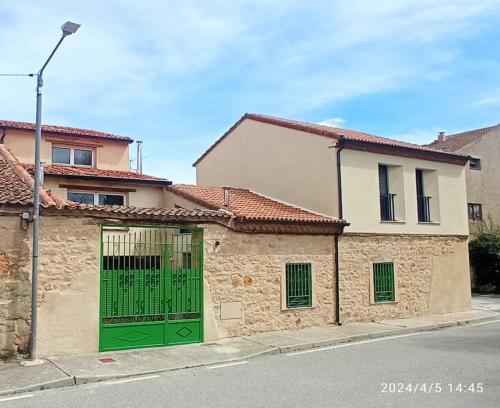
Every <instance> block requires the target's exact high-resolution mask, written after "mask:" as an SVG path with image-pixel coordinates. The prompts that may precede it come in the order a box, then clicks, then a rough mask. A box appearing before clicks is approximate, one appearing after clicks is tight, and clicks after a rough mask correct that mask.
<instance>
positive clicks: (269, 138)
mask: <svg viewBox="0 0 500 408" xmlns="http://www.w3.org/2000/svg"><path fill="white" fill-rule="evenodd" d="M334 144H335V140H334V139H332V138H329V137H324V136H318V135H312V134H310V133H306V132H301V131H297V130H293V129H288V128H284V127H280V126H275V125H271V124H267V123H261V122H256V121H254V120H251V119H246V120H244V121H243V122H242V123H241V124H240V125H239V126H238V127H237V128H236V129H234V130H233V132H232V133H231V134H230V135H229V136H228V137H226V138H225V139H224V140H223V141H222V142H220V143H219V144H218V145H217V147H216V148H215V149H214V150H212V151H211V152H210V153H208V155H207V156H206V157H205V158H204V159H203V160H202V161H201V162H200V163H198V165H197V166H196V183H197V184H198V185H200V186H230V187H243V188H249V189H251V190H253V191H256V192H258V193H261V194H264V195H267V196H269V197H272V198H275V199H278V200H281V201H285V202H288V203H292V204H295V205H297V206H299V207H303V208H307V209H309V210H311V211H316V212H319V213H322V214H329V215H334V216H335V215H337V214H338V204H337V182H336V180H337V167H336V156H335V149H333V148H331V146H333V145H334Z"/></svg>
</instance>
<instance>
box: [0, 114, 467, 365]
mask: <svg viewBox="0 0 500 408" xmlns="http://www.w3.org/2000/svg"><path fill="white" fill-rule="evenodd" d="M14 126H16V128H15V129H13V127H14ZM29 126H31V125H30V124H19V123H18V122H8V123H6V122H3V125H2V126H0V128H2V129H3V133H2V137H1V139H0V186H1V187H2V188H1V189H0V231H1V233H2V239H0V327H1V328H2V330H1V331H0V349H1V351H0V355H1V356H2V357H4V358H13V357H14V358H15V357H16V356H24V355H26V354H27V353H28V352H29V349H30V344H29V341H30V340H29V339H30V326H29V323H30V309H29V302H30V254H31V239H32V235H31V233H32V231H31V228H32V227H31V225H32V224H31V221H30V212H31V210H32V202H33V200H32V189H33V178H32V175H31V174H30V172H32V167H33V166H32V163H31V162H30V155H31V154H32V153H33V152H32V151H31V150H29V149H30V146H29V144H30V143H29V142H28V141H27V140H28V138H29V137H32V130H33V129H31V128H30V127H29ZM23 132H24V133H23ZM30 132H31V133H30ZM340 132H342V134H340ZM75 133H76V134H75ZM29 135H31V136H29ZM16 140H17V141H19V144H18V143H16ZM129 142H130V139H128V138H123V137H121V136H120V137H117V136H115V135H108V134H103V133H101V132H95V131H88V130H82V129H73V128H60V127H45V128H44V133H43V143H44V147H43V151H44V152H45V153H44V155H43V156H42V159H43V161H44V162H45V163H44V167H45V178H44V183H43V184H44V186H43V187H44V188H43V189H42V190H41V200H42V201H41V202H42V217H41V235H40V264H39V268H40V277H39V282H38V283H39V285H38V287H39V298H38V312H39V335H38V343H37V346H38V350H39V355H40V356H42V357H43V356H51V355H61V354H78V353H90V352H97V351H106V350H120V349H127V348H138V347H152V346H161V345H173V344H183V343H192V342H200V341H209V340H214V339H219V338H222V337H226V336H238V335H247V334H252V333H258V332H263V331H269V330H280V329H285V330H293V329H298V328H302V327H308V326H320V325H327V324H341V323H346V322H349V321H370V320H377V319H387V318H402V317H408V316H418V315H425V314H437V313H447V312H454V311H462V310H467V309H468V308H470V283H469V275H468V267H467V265H468V259H467V257H468V255H467V236H468V231H467V218H466V212H465V210H464V205H463V204H464V203H465V182H464V164H465V162H466V158H464V157H463V156H460V155H456V154H449V153H443V152H439V151H435V150H432V149H428V148H422V147H416V146H415V145H409V144H405V143H402V142H396V141H390V140H387V139H383V138H377V137H375V136H370V135H366V134H362V133H359V132H354V131H348V130H339V129H333V130H332V129H331V128H327V127H321V126H317V125H311V124H304V123H301V122H294V121H286V120H278V119H276V118H269V117H262V116H253V117H251V116H250V115H246V116H245V117H243V118H242V120H241V121H239V122H238V123H237V124H236V125H235V126H234V127H233V128H232V129H231V130H230V131H229V132H228V133H227V134H226V135H224V137H223V138H222V139H221V140H220V141H219V142H218V143H216V144H215V145H214V146H213V147H212V148H211V149H210V150H209V151H208V152H207V153H206V154H205V155H204V156H203V157H202V158H201V159H200V160H199V161H198V162H197V163H196V168H197V181H198V185H197V186H189V185H171V183H170V182H168V181H167V180H165V179H160V178H156V177H152V176H146V175H142V174H138V173H135V172H130V171H128V169H127V168H126V167H125V165H126V163H127V162H128V157H127V160H125V159H124V156H128V146H129ZM77 150H78V152H77ZM85 150H86V151H90V153H88V152H87V153H82V151H85ZM17 156H20V158H19V157H17ZM64 161H69V163H61V162H64ZM72 194H81V195H80V196H78V195H72ZM84 194H93V196H92V199H91V200H87V199H88V198H89V197H88V195H87V196H85V195H84ZM101 195H105V196H108V197H107V198H106V200H107V199H109V200H111V202H106V200H104V201H103V202H101ZM116 196H120V197H122V198H121V199H120V200H118V201H113V200H115V199H116ZM78 197H80V198H82V200H81V202H77V201H78V200H74V199H73V198H78ZM422 197H426V198H425V199H423V198H422ZM86 200H87V201H86ZM108 204H114V205H108ZM23 213H24V216H25V217H24V218H22V217H21V215H23Z"/></svg>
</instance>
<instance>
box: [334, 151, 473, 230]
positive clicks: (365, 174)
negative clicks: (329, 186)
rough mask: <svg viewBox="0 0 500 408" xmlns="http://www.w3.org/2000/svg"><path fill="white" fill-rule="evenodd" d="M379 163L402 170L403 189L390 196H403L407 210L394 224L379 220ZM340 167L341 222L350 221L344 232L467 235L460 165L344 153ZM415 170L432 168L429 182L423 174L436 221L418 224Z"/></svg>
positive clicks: (464, 192) (463, 172)
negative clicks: (433, 179) (342, 215)
mask: <svg viewBox="0 0 500 408" xmlns="http://www.w3.org/2000/svg"><path fill="white" fill-rule="evenodd" d="M379 164H386V165H393V166H401V169H402V177H403V191H401V190H400V191H394V192H395V193H398V195H399V196H401V194H403V195H404V197H403V198H404V205H405V210H404V218H401V217H400V218H399V221H397V222H382V221H381V220H380V200H379V193H380V191H379V184H378V165H379ZM341 166H342V171H341V172H342V203H343V212H344V218H345V219H346V220H347V221H348V222H350V223H351V225H350V226H349V227H347V228H346V232H368V233H401V234H457V235H466V234H468V223H467V212H466V207H467V206H466V191H465V169H464V166H460V165H454V164H448V163H441V162H434V161H427V160H417V159H412V158H406V157H398V156H389V155H382V154H376V153H369V152H361V151H356V150H348V149H344V150H343V151H342V153H341ZM415 169H425V170H431V171H432V172H431V171H429V174H431V173H433V174H434V175H435V176H436V177H435V182H432V183H431V181H429V180H428V179H427V177H425V176H424V184H425V182H426V181H427V183H428V184H427V185H426V186H425V188H426V191H425V193H426V194H429V195H431V196H432V198H431V203H432V202H433V201H434V204H431V219H432V221H436V222H432V223H419V222H418V216H417V192H416V176H415ZM434 172H435V173H434ZM390 175H391V174H389V177H390ZM427 188H428V190H427ZM436 193H437V194H436ZM398 198H399V199H401V197H396V199H398Z"/></svg>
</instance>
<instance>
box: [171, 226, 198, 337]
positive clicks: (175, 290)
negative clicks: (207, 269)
mask: <svg viewBox="0 0 500 408" xmlns="http://www.w3.org/2000/svg"><path fill="white" fill-rule="evenodd" d="M177 238H178V239H177V242H176V240H174V242H173V243H172V244H168V245H167V248H166V258H167V271H166V277H165V280H166V282H165V288H166V300H167V324H166V328H165V340H166V342H167V343H168V344H184V343H198V342H201V341H202V340H203V319H202V309H203V281H202V279H203V273H202V271H203V269H202V264H203V263H202V254H203V252H202V251H203V246H202V244H201V240H200V239H196V238H197V237H196V235H195V236H194V237H192V239H191V241H190V243H186V242H182V240H181V242H179V237H177Z"/></svg>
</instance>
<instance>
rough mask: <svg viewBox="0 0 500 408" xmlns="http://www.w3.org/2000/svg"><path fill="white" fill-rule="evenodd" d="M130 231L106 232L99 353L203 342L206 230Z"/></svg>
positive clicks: (102, 254)
mask: <svg viewBox="0 0 500 408" xmlns="http://www.w3.org/2000/svg"><path fill="white" fill-rule="evenodd" d="M116 227H117V226H113V228H115V229H116ZM118 227H119V228H120V227H122V228H123V227H125V226H118ZM126 228H127V229H126V231H129V232H125V233H123V232H114V230H113V231H112V232H110V233H109V235H108V236H107V237H106V239H105V238H104V233H103V231H104V227H103V229H102V231H101V273H100V275H101V279H100V335H99V350H100V351H110V350H122V349H131V348H141V347H154V346H164V345H173V344H185V343H196V342H201V341H203V256H202V255H203V240H202V237H203V231H202V229H197V228H193V229H187V230H188V231H191V234H189V232H188V233H187V234H186V233H178V231H179V229H178V228H176V229H175V230H174V228H173V227H164V226H161V227H160V226H157V227H151V228H150V229H149V230H148V228H146V227H144V226H136V228H134V226H126ZM134 230H139V231H140V232H139V233H137V232H130V231H134ZM118 231H120V230H119V229H118ZM173 231H175V233H174V232H173Z"/></svg>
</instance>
